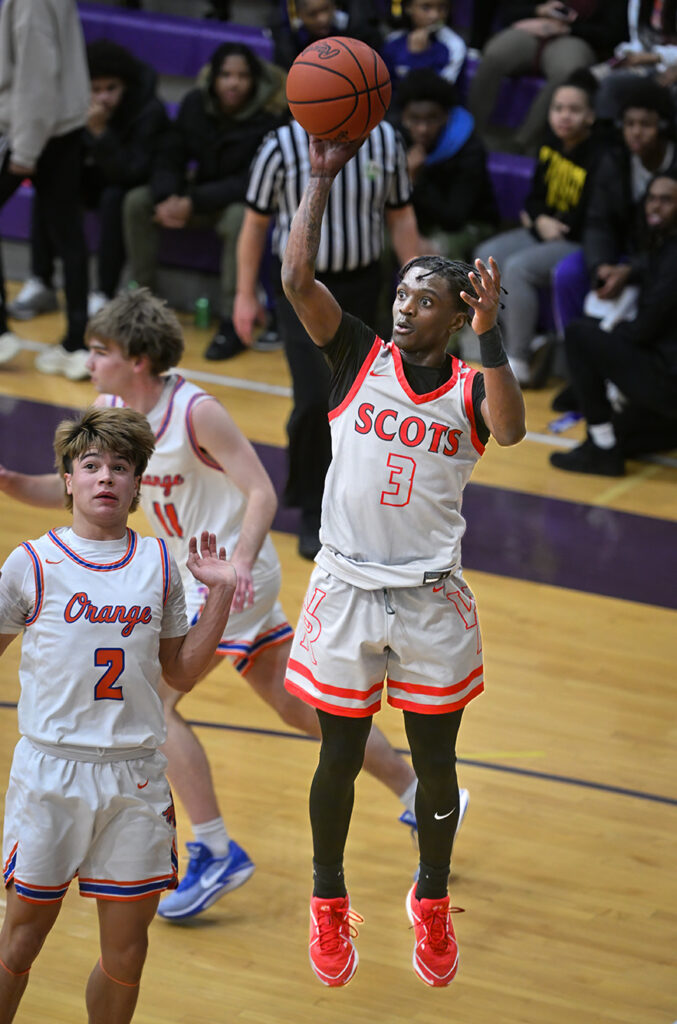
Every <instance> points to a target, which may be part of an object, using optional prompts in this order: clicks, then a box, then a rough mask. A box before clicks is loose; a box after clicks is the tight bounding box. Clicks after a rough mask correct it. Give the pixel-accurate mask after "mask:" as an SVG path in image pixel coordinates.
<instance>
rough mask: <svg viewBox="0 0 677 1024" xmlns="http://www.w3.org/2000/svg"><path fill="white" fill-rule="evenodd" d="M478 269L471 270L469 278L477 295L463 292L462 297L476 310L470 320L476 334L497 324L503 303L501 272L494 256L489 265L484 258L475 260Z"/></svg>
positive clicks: (491, 257) (490, 258) (482, 332)
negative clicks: (484, 261)
mask: <svg viewBox="0 0 677 1024" xmlns="http://www.w3.org/2000/svg"><path fill="white" fill-rule="evenodd" d="M475 267H476V268H477V269H476V271H472V270H471V271H470V273H469V274H468V278H469V280H470V283H471V285H472V286H473V288H474V289H475V295H471V294H470V292H461V298H462V299H463V301H464V302H467V304H468V305H469V306H471V307H472V309H474V310H475V313H474V315H473V318H472V320H471V322H470V326H471V327H472V329H473V331H474V332H475V334H484V332H485V331H489V330H491V328H492V327H493V326H494V325H495V324H496V319H497V317H498V310H499V308H500V304H501V301H500V299H501V274H500V271H499V269H498V264H497V263H496V260H495V259H494V258H493V256H490V257H489V266H486V264H484V263H483V262H482V260H475Z"/></svg>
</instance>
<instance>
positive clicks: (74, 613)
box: [63, 591, 153, 636]
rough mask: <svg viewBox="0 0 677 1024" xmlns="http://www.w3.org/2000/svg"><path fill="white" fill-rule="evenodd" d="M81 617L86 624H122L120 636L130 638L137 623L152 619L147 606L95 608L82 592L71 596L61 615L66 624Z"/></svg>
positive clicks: (122, 605)
mask: <svg viewBox="0 0 677 1024" xmlns="http://www.w3.org/2000/svg"><path fill="white" fill-rule="evenodd" d="M81 615H84V617H85V618H86V619H87V621H88V622H124V623H125V625H124V626H123V627H122V631H121V632H122V636H131V634H132V630H133V629H134V627H135V626H136V625H138V623H139V622H150V621H151V619H152V618H153V613H152V611H151V609H150V607H149V606H148V605H146V607H145V608H141V607H140V605H138V604H135V605H132V607H131V608H127V607H126V605H124V604H117V605H115V607H113V605H111V604H105V605H104V606H103V608H97V606H96V605H95V604H92V602H91V601H90V600H89V597H88V596H87V594H85V593H84V591H83V592H82V593H80V594H73V596H72V597H71V599H70V601H69V602H68V604H67V605H66V608H65V610H64V613H63V617H64V619H65V620H66V622H77V620H78V619H79V618H80V616H81Z"/></svg>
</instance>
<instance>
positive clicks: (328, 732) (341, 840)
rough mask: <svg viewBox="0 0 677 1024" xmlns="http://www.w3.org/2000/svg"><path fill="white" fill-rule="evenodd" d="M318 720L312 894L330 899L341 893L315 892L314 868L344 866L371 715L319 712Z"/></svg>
mask: <svg viewBox="0 0 677 1024" xmlns="http://www.w3.org/2000/svg"><path fill="white" fill-rule="evenodd" d="M317 717H318V719H319V721H320V728H321V730H322V746H321V747H320V759H319V762H318V765H317V770H316V771H315V775H314V777H313V782H312V785H311V787H310V824H311V828H312V833H313V860H314V863H315V865H316V880H315V882H316V893H315V895H317V896H326V897H328V898H329V897H331V896H334V895H341V893H340V892H336V893H333V892H327V891H324V892H319V891H317V890H318V888H322V886H318V878H317V867H318V866H325V867H337V866H338V867H339V868H340V866H341V865H342V863H343V851H344V849H345V845H346V839H347V837H348V827H349V825H350V816H351V814H352V811H353V800H354V797H355V779H356V778H357V776H358V775H359V773H360V769H361V767H362V763H363V761H364V750H365V747H366V745H367V737H368V736H369V731H370V729H371V716H369V717H367V718H347V717H345V718H344V717H342V716H340V715H330V714H327V712H326V711H318V712H317ZM325 888H326V886H325Z"/></svg>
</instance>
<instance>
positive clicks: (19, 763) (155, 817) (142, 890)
mask: <svg viewBox="0 0 677 1024" xmlns="http://www.w3.org/2000/svg"><path fill="white" fill-rule="evenodd" d="M166 765H167V759H166V758H165V756H164V755H163V754H161V753H159V751H155V752H152V753H150V754H149V755H147V756H145V757H140V758H134V759H133V760H128V761H103V762H101V761H97V762H92V761H75V760H73V761H72V760H67V759H66V758H65V757H54V756H52V755H51V754H48V753H45V752H44V751H42V750H39V749H38V748H37V747H35V746H33V744H32V743H31V742H30V740H27V739H26V738H25V737H23V738H22V739H20V740H19V742H18V744H17V746H16V750H15V751H14V758H13V761H12V768H11V772H10V778H9V788H8V790H7V797H6V800H5V828H4V838H3V864H4V881H5V887H7V886H8V885H9V884H10V883H11V882H13V883H14V888H15V890H16V893H17V896H19V897H20V898H21V899H23V900H27V901H29V902H31V903H56V902H58V901H59V900H61V899H63V897H64V896H65V895H66V892H67V890H68V886H69V884H70V881H71V879H72V878H74V877H75V875H78V876H79V878H78V882H79V886H80V895H81V896H91V897H96V898H98V899H104V900H140V899H143V898H144V897H146V896H152V895H153V894H155V893H160V892H162V891H163V890H164V889H174V888H176V885H177V884H178V880H177V855H176V821H175V815H174V805H173V803H172V794H171V791H170V789H169V783H168V782H167V779H166V776H165V767H166Z"/></svg>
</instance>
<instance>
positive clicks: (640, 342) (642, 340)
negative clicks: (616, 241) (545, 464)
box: [550, 169, 677, 476]
mask: <svg viewBox="0 0 677 1024" xmlns="http://www.w3.org/2000/svg"><path fill="white" fill-rule="evenodd" d="M643 206H644V211H645V217H646V226H647V228H648V242H647V244H646V246H645V248H644V250H643V252H642V258H641V261H640V260H637V262H636V264H635V267H636V269H635V271H634V272H633V273H632V274H631V275H630V278H629V280H631V281H632V280H637V281H638V284H639V295H638V300H637V311H636V315H635V317H634V318H633V319H631V320H629V321H624V322H621V323H618V324H616V326H614V327H612V328H611V330H609V331H605V330H603V329H602V328H601V326H600V325H599V324H598V323H597V322H596V321H595V320H592V319H590V318H581V319H580V320H574V321H573V322H572V323H570V324H569V326H568V327H567V329H566V333H565V345H566V353H567V361H568V363H569V370H570V372H571V376H572V380H573V386H574V388H575V390H576V393H577V396H578V399H579V404H580V409H581V411H582V412H583V415H584V416H585V418H586V420H587V425H588V437H587V439H586V440H585V441H584V442H583V444H580V445H578V446H577V447H576V448H573V449H571V450H570V451H568V452H553V453H552V454H551V456H550V462H551V463H552V465H553V466H555V467H556V468H557V469H564V470H569V471H571V472H576V473H595V474H599V475H601V476H622V475H623V473H624V472H625V458H626V457H627V456H628V455H631V454H637V452H638V451H641V450H645V451H646V450H647V442H648V438H647V436H646V425H647V424H648V423H651V425H652V429H653V432H654V436H653V441H652V447H653V450H657V449H660V448H662V447H671V446H673V445H674V444H676V443H677V329H676V328H675V322H676V321H677V288H676V287H675V282H677V172H676V171H675V170H674V169H673V170H670V171H662V172H660V173H659V174H657V175H656V176H655V177H654V179H653V180H652V182H651V184H650V185H649V189H648V192H647V196H646V199H645V201H644V204H643ZM608 381H610V382H612V383H613V384H615V385H616V387H617V389H618V390H619V391H620V392H621V394H622V395H623V396H624V399H625V400H626V401H627V402H628V403H629V405H628V406H626V407H625V409H623V410H622V411H621V412H620V415H619V414H615V413H614V410H613V408H612V405H611V403H610V400H609V397H608V384H607V382H608ZM656 418H658V419H659V421H661V422H662V430H660V429H659V433H658V434H656V425H655V424H656ZM630 424H632V427H631V429H629V426H630Z"/></svg>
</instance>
